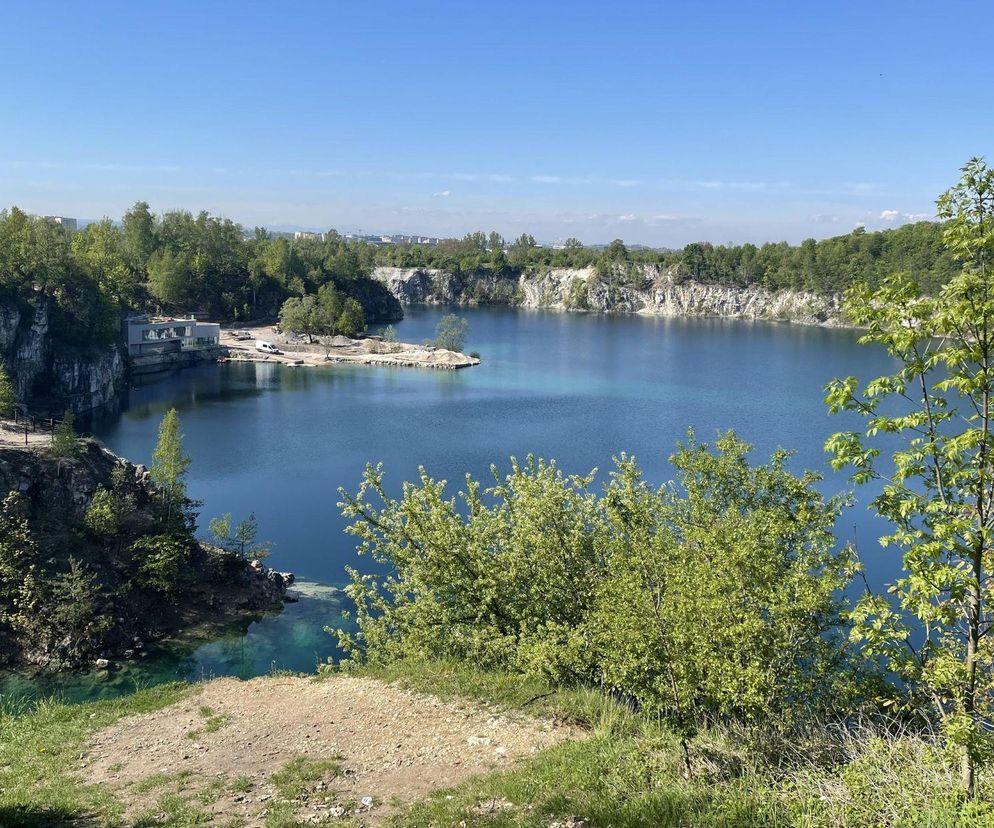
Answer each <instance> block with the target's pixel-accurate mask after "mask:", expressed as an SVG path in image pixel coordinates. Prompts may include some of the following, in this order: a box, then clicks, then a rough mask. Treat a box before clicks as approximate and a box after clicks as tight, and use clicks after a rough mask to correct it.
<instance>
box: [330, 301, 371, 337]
mask: <svg viewBox="0 0 994 828" xmlns="http://www.w3.org/2000/svg"><path fill="white" fill-rule="evenodd" d="M336 327H337V328H338V330H339V331H340V332H341V333H342V335H343V336H348V337H354V336H358V335H359V334H361V333H362V332H363V331H364V330H366V314H365V313H364V312H363V309H362V305H360V304H359V302H358V300H356V299H353V298H352V297H351V296H350V297H349V298H348V299H346V300H345V304H344V305H342V313H341V314H340V315H339V317H338V322H337V325H336Z"/></svg>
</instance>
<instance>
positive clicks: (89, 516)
mask: <svg viewBox="0 0 994 828" xmlns="http://www.w3.org/2000/svg"><path fill="white" fill-rule="evenodd" d="M83 525H84V526H85V527H86V528H87V530H88V531H89V532H90V533H91V534H92V535H94V536H95V537H98V538H109V537H112V536H113V535H116V534H117V532H118V529H119V528H120V515H119V514H118V504H117V502H116V498H115V497H114V493H113V492H111V491H109V490H108V489H105V488H104V487H103V486H98V487H97V490H96V491H95V492H94V493H93V497H92V498H90V503H89V505H88V506H87V507H86V513H85V514H84V515H83Z"/></svg>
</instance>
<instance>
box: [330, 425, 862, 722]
mask: <svg viewBox="0 0 994 828" xmlns="http://www.w3.org/2000/svg"><path fill="white" fill-rule="evenodd" d="M748 452H749V446H748V445H746V444H745V443H743V442H742V441H740V440H738V438H736V437H735V435H734V434H731V433H730V434H727V435H724V436H723V437H721V438H720V439H719V440H718V442H717V445H716V450H713V449H712V448H711V447H709V446H707V445H703V444H697V443H695V442H694V441H693V439H691V441H690V442H689V443H688V444H687V445H685V446H682V447H681V448H680V449H679V451H678V452H677V453H676V455H674V457H673V463H674V464H675V466H676V468H677V470H678V472H679V480H678V481H677V482H676V483H674V484H671V485H666V486H663V487H661V488H658V489H654V488H651V487H650V486H649V485H648V484H647V483H646V482H645V481H644V480H643V478H642V476H641V473H640V471H639V469H638V467H637V466H636V464H635V461H634V459H632V458H628V457H621V458H620V459H618V460H617V461H616V469H615V472H614V474H613V475H612V476H611V478H610V480H609V481H608V483H607V485H606V487H605V491H604V494H603V495H602V496H600V497H598V496H597V494H595V493H594V492H593V491H591V486H592V483H593V481H594V478H595V474H594V473H593V472H592V473H591V474H590V475H587V476H582V477H581V476H575V475H569V476H567V475H565V474H563V473H562V472H561V471H560V470H559V468H558V467H557V466H556V464H555V463H552V462H549V463H547V462H544V461H542V460H536V459H534V458H531V457H529V458H528V460H527V462H525V463H521V464H519V463H518V462H516V461H514V460H513V459H512V461H511V471H510V472H509V473H508V474H507V475H504V476H501V475H499V474H498V472H497V470H496V469H493V477H494V485H493V486H492V487H490V488H488V489H484V488H483V487H482V485H481V484H480V483H479V482H477V481H476V480H473V479H472V478H470V477H469V476H467V478H466V485H465V488H464V489H463V490H462V491H460V492H459V494H458V496H457V497H449V496H448V495H447V493H446V483H445V481H444V480H443V481H439V480H435V479H433V478H431V477H429V476H428V474H427V473H426V472H425V471H424V469H421V470H420V472H419V479H418V480H416V481H414V482H410V483H405V484H404V486H403V489H402V494H401V496H400V497H399V498H394V497H392V496H391V495H389V494H388V493H387V491H386V487H385V485H384V477H383V471H382V468H381V467H372V466H369V467H367V469H366V472H365V474H364V478H363V482H362V484H361V486H360V488H359V490H358V492H357V493H355V494H350V493H348V492H344V491H342V496H343V499H342V502H341V504H340V506H341V508H342V511H343V515H344V516H345V517H346V518H347V519H348V520H349V521H350V525H349V527H348V529H347V531H348V532H350V533H351V534H353V535H355V536H357V537H358V538H359V545H358V551H359V554H360V555H370V556H372V558H373V559H374V561H376V563H377V564H380V565H381V567H380V571H381V573H383V574H377V573H369V572H367V573H360V572H359V571H358V570H355V569H351V568H350V569H349V572H350V575H351V577H352V583H351V584H350V585H349V587H348V588H347V592H348V594H349V596H350V597H351V598H352V599H353V601H354V602H355V606H356V615H355V627H354V629H351V630H345V629H342V630H338V631H336V632H337V634H338V636H339V643H340V644H341V646H342V647H343V648H344V650H345V651H346V652H347V653H348V654H349V656H350V657H351V658H353V659H356V660H359V661H369V662H374V663H383V662H389V661H391V660H394V659H412V660H418V659H429V660H431V659H447V658H452V659H460V660H467V661H470V662H472V663H473V664H476V665H480V666H484V667H497V668H501V669H508V670H513V671H518V672H522V673H526V674H531V675H538V676H542V677H544V678H545V679H548V680H551V681H553V682H555V683H560V684H567V685H569V684H576V683H588V684H593V685H598V686H603V687H607V688H610V689H612V690H614V691H616V692H617V693H618V694H619V695H621V696H623V697H626V698H631V699H634V700H635V701H637V702H638V704H639V705H640V706H641V707H642V708H644V709H645V710H648V711H652V712H653V713H656V714H659V715H662V716H663V717H665V718H666V720H667V721H668V722H669V723H670V724H671V725H673V726H674V727H675V728H676V729H677V730H678V731H679V732H680V734H682V735H683V737H684V738H685V739H689V738H690V737H691V736H693V734H694V733H695V731H696V729H697V728H698V727H700V726H702V725H703V724H704V723H706V722H708V721H713V720H715V719H719V718H725V719H734V720H737V721H741V722H744V723H747V724H749V725H759V724H762V725H763V726H764V727H771V726H777V727H782V728H788V727H790V726H793V725H796V724H798V723H799V722H800V721H801V720H803V719H805V717H812V716H815V715H817V714H818V713H824V712H826V711H827V710H829V709H830V708H831V707H832V706H833V705H835V704H840V705H841V702H842V701H843V700H845V699H847V698H849V697H848V696H843V695H842V693H843V691H845V692H846V693H849V692H850V691H851V690H852V689H853V687H854V686H855V682H854V681H851V679H852V677H853V671H852V670H851V669H850V662H849V659H848V652H847V644H846V634H845V632H846V630H845V626H844V616H843V614H842V606H841V604H840V597H839V596H840V590H841V588H842V587H844V586H845V584H846V583H847V581H848V578H849V576H850V573H851V568H852V567H851V559H850V556H849V552H848V550H841V551H838V550H836V549H835V540H834V537H833V535H832V526H833V523H834V521H835V519H836V517H837V516H838V514H839V510H840V508H841V507H842V505H843V503H844V500H843V499H840V498H833V499H826V498H824V497H823V496H822V495H821V494H820V493H819V492H818V490H817V488H816V483H817V480H818V477H817V476H816V475H814V474H811V473H806V474H803V475H801V476H795V475H793V474H791V473H790V472H789V471H788V470H787V468H786V464H787V460H788V458H789V454H788V453H787V452H785V451H778V452H776V453H775V454H774V456H773V458H772V459H771V461H770V462H769V463H767V464H765V465H760V466H753V465H751V464H750V463H749V462H748V458H747V454H748ZM809 720H810V719H809Z"/></svg>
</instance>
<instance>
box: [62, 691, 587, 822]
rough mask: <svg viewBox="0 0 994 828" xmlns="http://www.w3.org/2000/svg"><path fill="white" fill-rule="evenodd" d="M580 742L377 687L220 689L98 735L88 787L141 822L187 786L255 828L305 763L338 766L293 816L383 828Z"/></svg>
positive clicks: (502, 716) (303, 795)
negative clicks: (474, 782)
mask: <svg viewBox="0 0 994 828" xmlns="http://www.w3.org/2000/svg"><path fill="white" fill-rule="evenodd" d="M578 735H579V734H578V733H577V732H574V731H573V730H572V729H570V728H567V727H562V726H558V725H554V724H552V723H550V722H547V721H540V720H537V719H532V718H529V717H526V716H523V715H519V714H509V713H506V712H504V713H500V712H496V711H493V710H488V709H487V708H485V707H482V706H480V705H477V704H472V703H468V702H467V703H457V702H448V701H441V700H439V699H436V698H434V697H430V696H423V695H418V694H415V693H411V692H408V691H405V690H402V689H400V688H398V687H395V686H393V685H389V684H385V683H383V682H380V681H376V680H373V679H368V678H355V677H350V676H335V677H331V678H327V679H323V680H315V679H309V678H299V677H292V678H276V677H272V678H258V679H252V680H251V681H239V680H237V679H220V680H217V681H212V682H209V683H207V684H205V685H203V687H202V689H201V690H200V691H198V692H196V693H194V694H193V695H192V696H190V697H189V698H187V699H185V700H184V701H182V702H180V703H178V704H176V705H173V706H172V707H168V708H165V709H163V710H160V711H156V712H154V713H150V714H147V715H142V716H136V717H130V718H128V719H123V720H121V721H120V722H118V723H117V724H115V725H114V726H112V727H110V728H108V729H106V730H103V731H101V732H99V733H97V734H96V735H95V736H94V738H93V739H92V742H91V744H90V748H89V751H88V753H87V755H86V758H85V760H84V761H85V762H86V767H85V768H84V769H83V771H82V772H81V776H82V777H83V778H84V779H86V781H88V782H95V783H98V784H105V785H109V786H111V787H112V788H113V789H114V791H115V793H116V794H117V795H118V796H119V797H120V798H121V799H122V800H126V801H127V802H128V803H129V805H128V815H129V816H133V815H134V814H135V813H136V812H137V811H139V810H140V809H142V808H149V807H151V808H153V809H155V808H156V803H157V802H158V800H159V797H160V796H162V794H163V793H164V792H167V791H172V790H174V789H175V788H174V787H170V786H174V785H175V784H176V783H177V782H178V783H179V789H181V790H182V791H183V795H184V796H198V797H199V798H200V801H207V802H208V807H209V809H210V810H211V813H212V814H214V815H215V816H216V818H217V821H218V824H223V822H225V821H228V820H231V819H233V818H237V819H239V820H240V821H241V823H240V824H244V825H253V826H254V825H262V824H263V823H264V821H265V814H266V811H267V810H268V809H269V808H270V807H273V805H274V803H277V802H279V801H280V800H281V797H282V798H283V799H284V801H285V800H286V797H287V793H286V786H285V785H284V786H283V787H282V789H281V786H280V784H279V777H277V780H275V781H274V780H272V779H271V777H272V775H273V774H274V773H276V772H278V771H281V770H283V769H285V768H286V767H287V765H288V764H291V763H293V762H294V761H295V760H300V759H304V760H308V761H322V760H325V761H327V760H334V762H335V763H336V764H337V765H338V766H339V768H338V770H335V769H332V768H326V769H325V771H324V772H322V773H320V774H317V775H318V776H319V777H320V778H317V779H310V780H308V781H307V783H306V785H305V786H304V789H303V790H299V791H298V794H297V795H296V796H293V797H292V803H291V805H290V807H292V808H293V810H294V812H295V813H296V815H297V818H298V819H301V820H302V821H304V822H308V821H310V822H320V821H323V820H325V819H328V818H331V817H342V816H349V815H353V816H356V817H358V818H359V819H360V822H361V824H365V825H375V824H378V823H379V822H381V821H382V820H383V819H385V818H386V817H387V816H388V815H389V813H390V812H391V811H392V810H393V809H395V808H396V807H397V806H398V805H399V804H401V803H406V802H411V801H413V800H415V799H418V798H420V797H422V796H424V795H425V794H427V793H429V792H430V791H432V790H434V789H436V788H440V787H448V786H451V785H455V784H457V783H459V782H460V781H462V780H463V779H465V778H467V777H469V776H471V775H474V774H478V773H481V772H485V771H488V770H491V769H496V768H500V767H506V766H508V765H510V764H511V763H512V762H513V761H514V760H515V759H517V758H519V757H521V756H525V755H528V754H530V753H534V752H535V751H538V750H541V749H543V748H546V747H550V746H552V745H554V744H557V743H559V742H561V741H563V740H565V739H568V738H571V737H575V736H578ZM312 775H313V774H312ZM211 800H213V801H211ZM363 800H365V804H363ZM370 803H372V804H370ZM282 807H287V806H286V805H285V804H284V805H283V806H282Z"/></svg>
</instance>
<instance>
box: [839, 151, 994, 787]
mask: <svg viewBox="0 0 994 828" xmlns="http://www.w3.org/2000/svg"><path fill="white" fill-rule="evenodd" d="M962 172H963V176H962V178H961V180H960V182H959V183H958V184H957V185H956V186H954V187H953V188H952V189H950V190H949V191H947V192H946V193H944V194H943V195H942V196H941V197H940V198H939V200H938V208H939V209H938V213H939V216H940V218H943V219H945V220H946V225H945V228H944V231H943V238H944V241H945V244H946V246H947V247H948V248H949V250H950V251H951V252H952V253H953V255H955V256H956V258H957V260H958V261H959V262H960V263H961V267H962V270H961V272H960V273H959V274H958V275H956V276H954V277H953V278H952V279H951V280H950V281H949V282H948V283H947V284H946V285H945V286H944V287H943V288H942V289H941V291H940V292H939V293H938V295H937V296H934V297H928V296H925V295H923V294H922V292H921V290H920V288H919V287H918V285H917V284H916V283H915V282H914V280H913V279H911V278H910V277H909V276H908V275H907V274H897V275H895V276H891V277H889V278H887V279H885V280H884V282H883V284H882V285H881V286H880V287H879V288H877V289H876V290H872V289H871V288H869V287H866V286H859V287H856V288H853V289H852V290H850V291H849V293H848V295H847V297H846V312H847V313H848V314H849V316H850V318H851V319H852V320H853V321H854V322H855V323H856V324H857V325H860V326H863V327H865V328H866V329H867V333H866V334H865V335H864V336H863V337H862V340H861V341H862V342H864V343H868V344H875V345H881V346H883V347H884V348H885V349H886V350H887V352H888V353H889V354H890V355H891V356H892V357H893V358H894V359H895V360H896V361H897V363H898V368H897V370H896V371H895V372H894V373H893V374H889V375H885V376H882V377H878V378H876V379H874V380H871V381H870V382H868V383H867V384H866V385H865V386H864V387H863V388H862V389H861V388H860V387H859V381H858V380H857V378H856V377H847V378H845V379H836V380H834V381H833V382H831V383H830V384H829V385H828V386H827V391H828V395H827V398H826V402H827V404H828V406H829V408H830V410H831V411H832V412H839V411H848V412H854V413H855V414H858V415H860V416H862V417H864V418H865V419H866V428H865V430H864V431H863V432H862V433H861V432H857V431H844V432H840V433H838V434H835V435H833V436H832V437H831V438H830V439H829V440H828V443H827V444H826V449H827V450H828V451H829V452H830V453H831V454H832V465H833V466H834V467H835V468H837V469H841V468H844V467H847V466H849V467H852V468H853V470H854V471H853V480H854V481H856V482H857V483H866V482H868V481H871V480H876V481H880V483H881V484H882V492H881V494H880V495H878V496H877V497H876V498H874V500H873V502H872V506H873V508H874V509H875V510H876V511H877V512H878V513H879V514H880V515H881V516H883V517H884V518H886V519H887V520H889V521H890V522H891V523H892V524H893V526H894V530H893V532H892V533H891V534H890V535H888V536H886V537H884V538H882V539H881V543H883V544H884V545H885V546H894V547H897V548H898V549H901V550H902V551H903V555H904V568H905V574H904V577H902V578H901V579H900V580H898V581H897V583H896V584H894V585H893V587H891V590H890V591H891V592H892V593H893V595H894V596H895V598H896V600H897V602H898V604H899V609H898V608H895V607H894V606H893V605H892V604H891V603H890V602H889V601H888V600H887V599H886V598H884V597H882V596H874V595H868V596H866V597H865V598H864V599H863V600H862V601H861V602H860V604H859V606H858V607H857V611H856V618H857V619H858V620H859V621H861V622H862V623H861V625H860V626H859V627H858V628H857V630H856V636H857V637H858V638H859V639H860V640H861V641H862V642H863V643H864V645H865V647H866V649H867V651H868V653H870V654H871V655H876V656H881V657H884V658H886V659H887V660H888V663H889V665H890V667H891V669H892V670H894V671H895V672H896V673H898V674H899V675H900V676H901V677H902V678H903V679H904V681H905V682H906V686H907V687H908V689H909V691H910V699H909V704H923V705H930V706H931V708H932V709H933V710H934V712H935V714H936V715H937V716H938V717H939V719H940V720H941V722H942V724H943V727H944V731H945V734H946V738H947V739H948V741H949V743H950V744H951V745H952V746H954V747H956V748H957V749H959V750H960V752H961V755H962V783H963V787H964V790H965V791H966V793H967V795H968V796H970V797H972V796H974V795H975V793H976V774H977V769H978V767H979V766H980V765H981V764H982V763H983V762H984V761H986V760H987V759H988V757H990V756H991V755H992V750H994V743H992V739H991V737H990V735H989V734H990V733H991V728H992V726H994V719H992V716H994V646H992V639H991V637H990V632H991V630H992V629H994V626H992V624H994V616H992V613H991V600H992V598H994V595H992V586H994V582H992V580H991V571H990V566H991V554H992V553H994V433H992V428H994V287H992V285H991V278H992V276H994V274H992V272H991V263H992V257H994V170H991V169H989V168H988V167H987V166H986V164H985V163H984V162H983V160H982V159H979V158H974V159H972V160H971V161H970V162H969V163H968V164H966V166H964V167H963V170H962ZM880 435H887V440H888V442H887V445H892V444H893V443H892V442H891V441H895V440H896V441H899V443H900V445H899V447H898V448H896V449H894V450H893V451H892V452H891V457H890V459H891V461H892V464H893V471H891V470H890V469H889V468H882V467H881V463H880V457H881V453H882V451H883V450H884V449H883V448H882V447H881V446H880V443H879V439H878V438H879V436H880ZM909 615H910V616H911V617H912V618H914V619H916V621H917V622H918V624H919V625H920V630H921V635H920V639H921V642H920V644H919V643H917V642H918V639H919V636H918V635H916V634H913V632H912V628H911V626H910V625H909V624H908V622H907V620H906V619H907V616H909Z"/></svg>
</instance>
